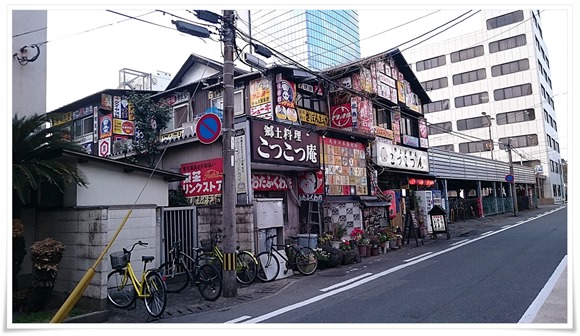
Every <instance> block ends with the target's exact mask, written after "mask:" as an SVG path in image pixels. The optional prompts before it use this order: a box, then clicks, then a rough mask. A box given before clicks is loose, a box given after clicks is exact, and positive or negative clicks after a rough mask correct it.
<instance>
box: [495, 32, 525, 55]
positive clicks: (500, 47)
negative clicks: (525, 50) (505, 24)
mask: <svg viewBox="0 0 580 336" xmlns="http://www.w3.org/2000/svg"><path fill="white" fill-rule="evenodd" d="M524 45H526V35H525V34H521V35H517V36H513V37H509V38H506V39H503V40H499V41H494V42H490V43H489V52H490V53H496V52H500V51H504V50H508V49H512V48H517V47H521V46H524Z"/></svg>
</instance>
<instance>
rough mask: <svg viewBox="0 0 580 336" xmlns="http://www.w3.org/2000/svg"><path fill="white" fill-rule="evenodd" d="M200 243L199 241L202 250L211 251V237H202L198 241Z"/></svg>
mask: <svg viewBox="0 0 580 336" xmlns="http://www.w3.org/2000/svg"><path fill="white" fill-rule="evenodd" d="M200 243H201V249H202V251H203V252H211V251H213V243H212V241H211V239H202V240H201V241H200Z"/></svg>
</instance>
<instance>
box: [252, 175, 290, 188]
mask: <svg viewBox="0 0 580 336" xmlns="http://www.w3.org/2000/svg"><path fill="white" fill-rule="evenodd" d="M252 189H253V190H255V191H279V190H288V183H287V182H286V178H285V177H284V176H282V175H275V174H252Z"/></svg>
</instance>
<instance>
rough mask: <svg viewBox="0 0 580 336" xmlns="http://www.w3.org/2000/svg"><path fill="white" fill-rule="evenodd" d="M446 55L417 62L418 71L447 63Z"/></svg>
mask: <svg viewBox="0 0 580 336" xmlns="http://www.w3.org/2000/svg"><path fill="white" fill-rule="evenodd" d="M445 64H446V62H445V55H441V56H437V57H433V58H429V59H426V60H423V61H419V62H417V63H416V67H417V71H423V70H429V69H433V68H436V67H440V66H443V65H445Z"/></svg>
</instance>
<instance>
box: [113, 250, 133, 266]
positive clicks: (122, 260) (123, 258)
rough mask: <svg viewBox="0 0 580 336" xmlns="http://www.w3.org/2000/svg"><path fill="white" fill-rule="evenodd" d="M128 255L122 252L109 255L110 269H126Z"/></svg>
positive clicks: (129, 255)
mask: <svg viewBox="0 0 580 336" xmlns="http://www.w3.org/2000/svg"><path fill="white" fill-rule="evenodd" d="M130 257H131V254H130V253H125V252H123V251H117V252H113V253H111V267H113V268H114V269H121V268H125V267H127V264H128V263H129V258H130Z"/></svg>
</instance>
